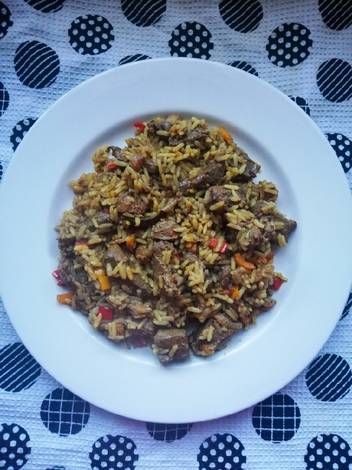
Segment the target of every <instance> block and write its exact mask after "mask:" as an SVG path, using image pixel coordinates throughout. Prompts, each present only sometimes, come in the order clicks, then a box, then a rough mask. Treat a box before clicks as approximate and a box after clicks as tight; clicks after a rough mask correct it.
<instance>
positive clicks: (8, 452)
mask: <svg viewBox="0 0 352 470" xmlns="http://www.w3.org/2000/svg"><path fill="white" fill-rule="evenodd" d="M29 442H30V439H29V435H28V433H27V431H26V430H25V429H24V428H22V426H19V425H18V424H15V423H13V424H1V425H0V468H4V469H6V470H19V469H20V468H22V467H23V466H24V465H25V464H26V463H27V461H28V458H29V456H30V453H31V447H30V445H29Z"/></svg>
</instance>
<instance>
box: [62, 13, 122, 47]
mask: <svg viewBox="0 0 352 470" xmlns="http://www.w3.org/2000/svg"><path fill="white" fill-rule="evenodd" d="M68 36H69V40H70V44H71V46H72V47H73V49H74V50H75V51H76V52H78V53H80V54H83V55H86V54H89V55H96V54H101V53H102V52H106V51H107V50H109V49H110V47H111V46H112V42H113V40H114V38H115V36H114V34H113V27H112V25H111V24H110V23H109V21H108V20H107V19H106V18H104V17H103V16H100V15H84V16H79V17H78V18H76V19H75V20H73V21H72V23H71V26H70V28H69V30H68Z"/></svg>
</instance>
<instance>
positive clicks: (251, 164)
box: [234, 150, 260, 181]
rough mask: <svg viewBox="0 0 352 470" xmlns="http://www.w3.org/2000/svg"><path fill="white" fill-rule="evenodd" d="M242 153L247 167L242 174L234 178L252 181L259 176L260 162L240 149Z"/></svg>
mask: <svg viewBox="0 0 352 470" xmlns="http://www.w3.org/2000/svg"><path fill="white" fill-rule="evenodd" d="M240 155H241V157H242V158H243V160H245V163H246V168H245V170H244V172H243V173H242V174H241V175H238V176H236V177H235V178H234V180H235V181H250V180H252V179H253V178H255V177H256V176H257V174H258V173H259V172H260V165H259V163H257V162H255V161H253V160H252V159H251V158H249V156H248V155H247V154H246V153H245V152H244V151H243V150H241V151H240Z"/></svg>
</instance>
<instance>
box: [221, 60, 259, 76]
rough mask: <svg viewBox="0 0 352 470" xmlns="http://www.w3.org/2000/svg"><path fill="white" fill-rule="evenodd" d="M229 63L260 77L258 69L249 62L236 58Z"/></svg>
mask: <svg viewBox="0 0 352 470" xmlns="http://www.w3.org/2000/svg"><path fill="white" fill-rule="evenodd" d="M228 65H231V67H235V68H236V69H240V70H244V71H245V72H248V73H251V74H252V75H255V76H256V77H258V72H257V71H256V69H255V68H254V67H253V66H252V65H251V64H249V63H248V62H245V61H244V60H234V61H233V62H230V63H229V64H228Z"/></svg>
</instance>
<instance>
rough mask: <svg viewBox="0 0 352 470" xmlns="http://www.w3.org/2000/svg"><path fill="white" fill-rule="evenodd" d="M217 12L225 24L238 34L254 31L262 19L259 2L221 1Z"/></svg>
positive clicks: (252, 0)
mask: <svg viewBox="0 0 352 470" xmlns="http://www.w3.org/2000/svg"><path fill="white" fill-rule="evenodd" d="M219 11H220V15H221V18H222V19H223V20H224V21H225V23H226V24H227V25H228V26H229V27H230V28H231V29H234V30H235V31H238V32H239V33H249V32H251V31H254V30H256V29H257V28H258V26H259V24H260V22H261V20H262V19H263V7H262V4H261V3H260V1H259V0H247V1H243V0H221V2H220V3H219Z"/></svg>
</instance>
